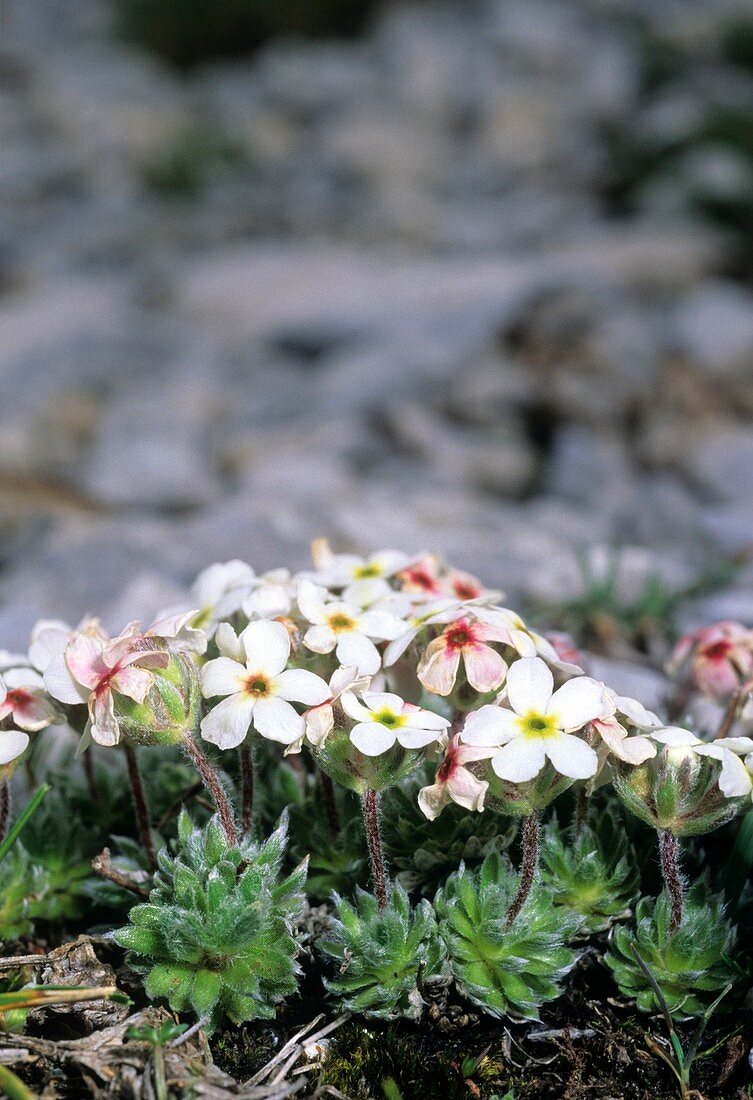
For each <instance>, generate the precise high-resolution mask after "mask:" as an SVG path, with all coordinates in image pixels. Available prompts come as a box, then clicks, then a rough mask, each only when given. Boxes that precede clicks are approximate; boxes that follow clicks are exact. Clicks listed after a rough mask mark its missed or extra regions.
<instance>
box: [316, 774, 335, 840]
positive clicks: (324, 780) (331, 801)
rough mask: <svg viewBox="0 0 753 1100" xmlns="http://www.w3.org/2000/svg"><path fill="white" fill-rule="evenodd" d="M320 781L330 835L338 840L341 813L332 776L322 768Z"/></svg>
mask: <svg viewBox="0 0 753 1100" xmlns="http://www.w3.org/2000/svg"><path fill="white" fill-rule="evenodd" d="M319 783H320V785H321V788H322V802H323V803H324V812H325V814H326V815H327V826H328V828H329V835H330V836H331V838H332V839H333V840H337V838H338V836H339V835H340V814H339V813H338V810H337V801H336V800H335V788H334V786H333V783H332V780H331V779H330V777H329V776H328V775H327V774H326V773H325V772H323V771H321V770H320V771H319Z"/></svg>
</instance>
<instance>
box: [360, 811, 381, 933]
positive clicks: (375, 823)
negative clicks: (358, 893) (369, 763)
mask: <svg viewBox="0 0 753 1100" xmlns="http://www.w3.org/2000/svg"><path fill="white" fill-rule="evenodd" d="M361 804H362V806H363V823H364V827H365V829H366V844H367V845H368V849H369V859H370V860H371V874H372V877H373V879H374V893H375V895H376V900H377V906H378V908H379V912H380V913H383V912H384V910H385V909H386V908H387V871H386V868H385V864H384V853H383V852H382V834H381V831H380V828H379V795H378V794H377V792H376V791H371V790H369V791H366V793H365V794H364V795H362V796H361Z"/></svg>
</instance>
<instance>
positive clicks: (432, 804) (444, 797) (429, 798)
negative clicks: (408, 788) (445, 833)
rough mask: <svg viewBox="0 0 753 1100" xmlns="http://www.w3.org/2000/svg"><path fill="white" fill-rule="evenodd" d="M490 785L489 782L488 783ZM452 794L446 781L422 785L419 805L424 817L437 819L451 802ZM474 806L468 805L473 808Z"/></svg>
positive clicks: (419, 793)
mask: <svg viewBox="0 0 753 1100" xmlns="http://www.w3.org/2000/svg"><path fill="white" fill-rule="evenodd" d="M486 786H487V787H488V786H489V784H488V783H487V784H486ZM450 801H451V800H450V794H449V791H448V790H447V784H446V783H432V784H431V786H430V787H422V788H421V790H420V791H419V792H418V806H419V809H420V810H421V813H422V814H423V815H424V817H428V819H429V821H435V820H436V819H437V818H438V817H439V815H440V814H441V812H442V810H443V809H444V807H445V806H446V805H447V804H448V802H450ZM461 805H464V803H461ZM471 808H472V807H470V806H469V807H468V809H471Z"/></svg>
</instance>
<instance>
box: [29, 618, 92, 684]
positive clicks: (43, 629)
mask: <svg viewBox="0 0 753 1100" xmlns="http://www.w3.org/2000/svg"><path fill="white" fill-rule="evenodd" d="M77 634H88V635H91V636H92V637H95V638H98V639H99V640H100V641H102V642H104V641H106V640H107V635H106V634H105V632H104V630H102V628H101V626H100V625H99V619H91V618H89V619H82V621H81V622H80V623H79V625H78V626H77V627H76V628H75V630H74V629H73V627H71V626H69V625H68V623H64V622H63V621H62V619H39V621H38V622H37V623H35V625H34V627H33V629H32V632H31V642H30V644H29V661H30V662H31V664H32V665H33V666H34V668H35V669H36V670H37V672H43V673H44V672H46V671H47V668H48V666H49V665H50V664H51V663H52V661H53V660H55V659H56V658H59V657H62V655H63V653H64V652H65V647H66V646H67V645H68V643H69V642H70V641H71V640H72V639H73V638H74V637H75V636H76V635H77Z"/></svg>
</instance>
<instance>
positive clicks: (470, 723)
mask: <svg viewBox="0 0 753 1100" xmlns="http://www.w3.org/2000/svg"><path fill="white" fill-rule="evenodd" d="M519 732H520V731H519V728H518V719H517V716H516V715H515V714H513V712H512V711H511V710H505V709H504V708H503V707H497V706H495V705H494V704H493V703H489V704H487V705H486V706H485V707H479V709H478V710H474V711H472V712H471V713H470V714H469V715H468V717H467V718H466V720H465V725H464V726H463V732H462V734H461V737H462V738H463V743H464V744H466V745H479V746H481V747H486V748H488V747H490V746H492V747H493V746H496V745H504V744H505V743H506V742H507V741H509V740H510V739H511V738H512V737H515V736H516V735H517V734H518V733H519Z"/></svg>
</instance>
